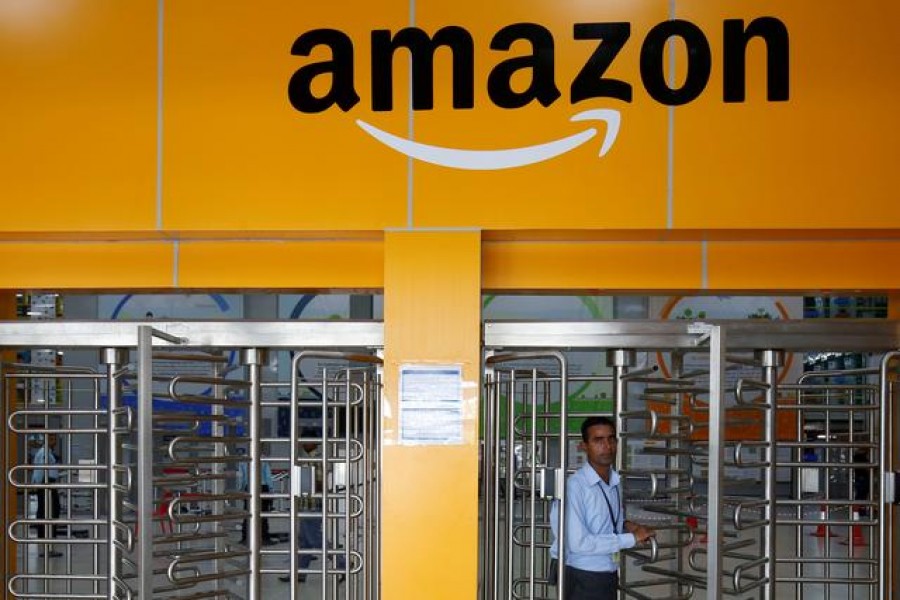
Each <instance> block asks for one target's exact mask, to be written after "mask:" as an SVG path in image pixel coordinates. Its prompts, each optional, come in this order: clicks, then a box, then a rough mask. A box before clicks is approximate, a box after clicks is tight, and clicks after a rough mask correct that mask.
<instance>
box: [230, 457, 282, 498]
mask: <svg viewBox="0 0 900 600" xmlns="http://www.w3.org/2000/svg"><path fill="white" fill-rule="evenodd" d="M247 471H248V466H247V463H245V462H242V463H238V473H237V483H238V489H239V490H246V489H247V481H248V480H249V477H248V476H247ZM260 479H261V483H262V485H265V486H268V488H269V491H270V492H273V491H275V481H274V480H273V479H272V467H270V466H269V463H268V462H262V463H260Z"/></svg>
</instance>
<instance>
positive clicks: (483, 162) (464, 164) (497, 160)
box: [356, 108, 621, 171]
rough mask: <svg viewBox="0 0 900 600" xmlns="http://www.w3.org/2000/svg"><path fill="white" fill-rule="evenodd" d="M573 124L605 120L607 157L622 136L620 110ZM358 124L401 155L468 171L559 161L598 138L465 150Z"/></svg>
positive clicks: (592, 113) (591, 113)
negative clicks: (564, 155)
mask: <svg viewBox="0 0 900 600" xmlns="http://www.w3.org/2000/svg"><path fill="white" fill-rule="evenodd" d="M570 120H572V121H604V122H605V123H606V135H605V136H604V138H603V144H602V145H601V146H600V154H599V155H600V156H603V155H605V154H606V153H607V152H609V149H610V148H612V145H613V144H614V143H615V141H616V136H618V134H619V124H620V122H621V116H620V114H619V111H617V110H612V109H608V108H598V109H593V110H586V111H583V112H580V113H578V114H577V115H575V116H573V117H572V118H571V119H570ZM356 124H357V125H359V126H360V127H361V128H362V130H363V131H365V132H366V133H368V134H369V135H371V136H372V137H373V138H375V139H376V140H378V141H379V142H381V143H382V144H384V145H385V146H388V147H389V148H392V149H393V150H396V151H397V152H400V153H401V154H405V155H406V156H410V157H412V158H415V159H416V160H421V161H422V162H427V163H431V164H433V165H440V166H442V167H450V168H453V169H468V170H475V171H495V170H498V169H512V168H514V167H524V166H525V165H532V164H535V163H539V162H543V161H545V160H550V159H551V158H556V157H557V156H560V155H562V154H565V153H566V152H569V151H570V150H574V149H575V148H577V147H579V146H581V145H582V144H584V143H585V142H587V141H588V140H590V139H592V138H593V137H594V136H596V135H597V130H596V129H595V128H593V127H591V128H589V129H585V130H584V131H581V132H579V133H576V134H573V135H570V136H568V137H564V138H562V139H558V140H553V141H551V142H545V143H543V144H537V145H534V146H525V147H522V148H507V149H503V150H465V149H462V148H444V147H441V146H432V145H430V144H423V143H420V142H414V141H412V140H408V139H406V138H402V137H399V136H396V135H394V134H392V133H388V132H386V131H382V130H381V129H378V128H377V127H375V126H373V125H369V124H368V123H366V122H365V121H362V120H359V119H357V121H356Z"/></svg>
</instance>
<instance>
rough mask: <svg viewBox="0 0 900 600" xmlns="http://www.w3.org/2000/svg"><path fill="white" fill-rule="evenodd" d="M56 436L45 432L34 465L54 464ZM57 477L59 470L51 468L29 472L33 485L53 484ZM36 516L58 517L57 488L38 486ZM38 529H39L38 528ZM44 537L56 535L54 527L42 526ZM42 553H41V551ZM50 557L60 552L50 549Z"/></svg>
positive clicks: (58, 555) (39, 517) (59, 554)
mask: <svg viewBox="0 0 900 600" xmlns="http://www.w3.org/2000/svg"><path fill="white" fill-rule="evenodd" d="M56 441H57V437H56V434H55V433H49V434H46V436H45V437H44V445H43V446H41V447H40V448H39V449H38V451H37V453H36V454H35V455H34V464H35V466H40V465H55V464H56V462H57V461H56V455H55V454H54V453H53V448H54V447H56ZM57 479H59V470H58V469H53V468H44V467H41V468H36V469H34V470H33V471H32V472H31V483H33V484H35V485H44V484H49V485H55V484H56V481H57ZM36 491H37V501H38V502H37V515H36V516H37V518H38V519H39V520H40V519H48V518H49V519H59V490H58V489H56V488H55V487H52V488H49V489H47V488H38V489H37V490H36ZM48 501H49V503H50V511H49V513H50V516H49V517H48V516H47V502H48ZM39 531H40V529H39ZM43 532H44V538H45V539H52V538H55V537H56V528H55V527H54V526H53V525H51V524H47V525H44V527H43ZM41 554H42V555H43V553H41ZM49 556H50V557H52V558H56V557H60V556H62V552H59V551H56V550H52V551H51V552H50V553H49Z"/></svg>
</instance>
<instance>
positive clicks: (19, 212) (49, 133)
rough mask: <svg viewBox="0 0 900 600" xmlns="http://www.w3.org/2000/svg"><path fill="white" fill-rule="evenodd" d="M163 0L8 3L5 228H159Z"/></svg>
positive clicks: (1, 55) (1, 154)
mask: <svg viewBox="0 0 900 600" xmlns="http://www.w3.org/2000/svg"><path fill="white" fill-rule="evenodd" d="M157 4H158V3H157V1H156V0H129V1H128V2H98V1H97V0H60V1H58V0H29V1H28V2H3V3H0V79H2V81H3V90H4V91H3V93H2V94H0V131H2V132H3V134H2V143H0V165H2V167H0V178H2V181H3V184H2V196H0V197H2V208H0V217H2V218H0V236H2V235H3V234H4V233H5V232H30V233H32V237H37V235H38V234H40V233H42V232H55V231H82V232H92V231H98V230H99V231H116V232H119V231H126V232H127V231H130V230H152V229H154V228H155V227H156V177H157V166H156V134H157V117H158V114H157V88H156V79H157V60H156V59H157V44H156V38H157V26H156V23H157V21H156V14H157Z"/></svg>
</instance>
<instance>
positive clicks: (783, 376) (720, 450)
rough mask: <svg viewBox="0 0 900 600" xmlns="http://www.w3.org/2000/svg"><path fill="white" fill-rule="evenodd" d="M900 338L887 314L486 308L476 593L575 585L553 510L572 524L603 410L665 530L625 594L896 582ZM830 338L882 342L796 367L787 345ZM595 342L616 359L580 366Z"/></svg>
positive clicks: (880, 589)
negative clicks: (570, 489) (591, 420)
mask: <svg viewBox="0 0 900 600" xmlns="http://www.w3.org/2000/svg"><path fill="white" fill-rule="evenodd" d="M898 345H900V338H898V337H897V333H896V325H895V324H893V323H888V322H882V323H873V322H869V323H841V324H839V325H837V324H830V323H809V322H807V323H802V322H797V323H784V322H745V321H741V322H722V323H716V324H703V323H687V322H678V323H672V322H665V323H653V322H640V323H638V322H610V323H524V322H523V323H513V322H492V323H486V325H485V346H486V373H485V381H484V385H485V393H484V403H483V407H484V410H483V413H482V415H483V440H484V460H483V468H482V490H481V494H482V499H483V502H482V536H481V543H482V548H483V551H482V555H481V557H482V560H481V565H480V567H481V572H482V575H483V577H482V587H481V597H482V598H484V599H485V600H487V599H499V598H508V599H519V598H528V599H537V598H541V599H544V598H546V599H556V598H562V597H563V594H564V589H563V586H564V584H565V582H564V579H563V578H562V576H561V572H560V577H559V583H558V584H556V585H552V584H551V583H550V582H549V581H548V575H549V571H548V569H549V564H550V561H549V548H550V545H551V542H552V539H553V537H552V535H553V534H552V532H551V526H552V525H553V524H552V523H551V517H550V515H551V508H552V506H553V503H554V502H556V503H557V506H558V511H559V513H560V518H561V519H562V520H563V522H564V520H565V518H566V517H565V501H564V491H565V484H564V481H565V477H566V476H568V474H570V473H572V472H573V471H574V470H575V468H576V467H577V466H578V464H579V463H578V458H579V453H578V452H577V449H576V447H577V442H578V441H580V434H579V433H578V430H579V426H580V423H581V421H582V420H583V419H584V418H585V417H586V416H589V415H598V414H605V415H607V416H610V417H612V418H613V419H614V421H615V422H616V424H617V429H618V435H619V439H620V443H619V453H618V457H617V469H618V470H619V471H620V474H621V476H622V482H623V483H622V488H623V495H624V500H625V504H626V508H627V510H628V515H629V519H631V520H635V521H639V522H640V521H643V522H646V523H647V524H649V525H651V526H652V527H654V528H655V529H656V531H657V535H656V537H655V538H654V539H652V540H651V541H650V543H648V544H645V545H639V546H636V547H635V548H633V549H630V550H627V551H625V552H623V553H622V556H621V558H620V562H619V564H620V567H619V568H620V592H619V593H620V597H623V598H625V597H631V598H638V599H650V598H681V599H685V600H686V599H689V598H709V599H713V598H722V597H735V598H765V599H774V598H807V599H810V598H828V599H833V598H834V599H836V598H860V599H862V598H866V599H878V598H888V597H892V596H890V594H891V593H892V591H893V588H892V584H891V579H890V577H891V564H892V551H893V548H894V533H893V527H894V524H893V523H894V521H893V518H894V512H895V510H896V509H895V507H894V506H891V505H890V504H887V503H886V502H887V501H888V500H889V498H890V495H889V494H888V495H887V496H886V495H885V490H884V489H883V483H884V482H885V481H886V477H887V476H888V475H889V472H890V471H891V470H892V469H893V468H895V467H893V463H892V457H891V448H892V444H893V445H896V442H894V441H893V434H892V431H896V429H893V428H892V422H891V418H892V416H891V412H890V410H889V409H890V407H891V405H892V404H896V383H895V382H896V380H897V373H898V368H900V363H898V362H897V353H895V352H892V351H891V349H892V348H896V347H898ZM564 350H565V352H564ZM822 350H848V351H856V352H860V351H865V352H875V353H884V352H887V353H886V354H884V357H883V359H882V360H881V362H880V363H878V364H876V365H874V366H873V367H872V368H852V369H843V370H840V371H815V372H810V373H806V374H802V375H800V376H799V377H796V376H795V377H793V380H792V378H791V377H789V376H790V375H791V373H792V372H791V371H790V370H789V369H788V368H787V367H786V364H785V363H786V357H790V353H791V352H800V351H822ZM584 351H592V352H596V353H600V354H601V355H602V356H603V357H604V359H605V362H606V365H607V367H608V368H607V369H606V370H605V371H604V372H602V373H600V374H593V375H587V374H585V373H574V372H573V369H572V368H571V364H570V363H571V359H572V356H573V354H575V353H578V352H584ZM788 359H789V358H788ZM589 384H590V385H594V386H596V385H605V386H607V388H606V389H608V394H607V398H606V399H604V397H603V396H604V394H603V393H601V394H599V395H598V394H596V387H595V388H594V389H595V393H594V394H593V396H591V395H590V394H584V393H583V392H584V390H585V388H586V386H587V385H589ZM888 480H889V481H892V480H891V479H890V477H888ZM558 530H559V531H560V532H562V533H561V534H560V547H561V550H560V555H561V556H560V565H562V564H563V561H564V559H565V556H564V554H565V547H566V544H565V538H564V535H565V527H558ZM560 569H561V567H560Z"/></svg>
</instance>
